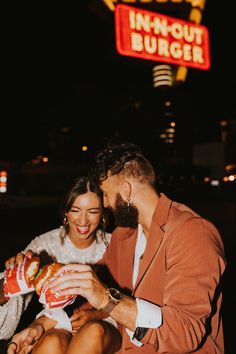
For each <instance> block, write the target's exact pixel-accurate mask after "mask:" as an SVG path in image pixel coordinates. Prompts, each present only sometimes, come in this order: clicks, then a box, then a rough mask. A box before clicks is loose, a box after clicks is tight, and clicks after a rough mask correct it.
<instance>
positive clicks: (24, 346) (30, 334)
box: [7, 323, 44, 354]
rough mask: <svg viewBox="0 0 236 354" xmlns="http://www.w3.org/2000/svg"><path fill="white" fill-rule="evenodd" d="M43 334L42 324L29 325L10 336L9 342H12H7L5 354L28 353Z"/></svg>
mask: <svg viewBox="0 0 236 354" xmlns="http://www.w3.org/2000/svg"><path fill="white" fill-rule="evenodd" d="M43 334H44V327H43V325H42V324H38V323H37V324H32V325H30V326H29V327H27V328H25V329H23V330H22V331H21V332H19V333H16V334H15V335H14V336H13V337H12V339H11V342H13V343H11V344H9V346H8V349H7V354H15V353H24V354H28V353H30V352H31V351H32V349H33V348H34V346H35V344H36V343H37V341H38V340H39V339H40V338H41V337H42V335H43Z"/></svg>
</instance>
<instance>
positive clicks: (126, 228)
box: [51, 144, 226, 354]
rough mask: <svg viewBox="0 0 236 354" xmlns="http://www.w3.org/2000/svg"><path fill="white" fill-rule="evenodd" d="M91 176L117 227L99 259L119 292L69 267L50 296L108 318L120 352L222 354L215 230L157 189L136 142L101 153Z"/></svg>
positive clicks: (220, 259)
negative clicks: (80, 300)
mask: <svg viewBox="0 0 236 354" xmlns="http://www.w3.org/2000/svg"><path fill="white" fill-rule="evenodd" d="M93 175H94V176H97V178H98V180H99V183H100V187H101V189H102V191H103V193H104V206H105V207H108V208H110V209H111V211H112V212H113V214H114V217H115V222H116V224H117V226H118V227H117V228H116V229H115V230H114V232H113V236H112V241H111V244H110V246H109V247H108V250H107V252H106V253H105V255H104V259H103V263H104V264H105V265H106V266H107V268H108V270H109V272H110V274H111V276H112V278H113V280H114V281H115V282H116V288H115V289H114V288H108V287H107V286H106V285H105V284H104V283H103V282H102V281H101V280H99V278H98V276H97V275H96V274H95V272H94V271H93V269H92V268H91V267H90V266H88V265H79V264H72V265H67V266H65V267H64V269H63V268H62V269H61V270H60V271H59V272H58V274H57V275H58V278H57V279H56V280H54V281H53V282H52V283H51V288H52V291H54V292H57V291H58V292H61V294H72V293H73V294H74V293H77V294H80V295H82V296H84V297H85V298H87V300H88V302H89V303H90V304H91V305H92V306H94V307H95V308H97V309H103V310H104V311H106V312H107V313H109V314H110V316H111V317H113V318H114V319H115V320H116V321H117V323H118V325H119V328H120V331H121V333H122V337H123V342H122V353H129V354H132V353H142V354H152V353H171V354H173V353H192V352H194V353H204V354H207V353H208V354H213V353H214V354H216V353H217V354H219V353H220V354H223V353H224V340H223V330H222V319H221V316H220V309H221V301H222V294H221V289H220V284H221V276H222V273H223V272H224V269H225V264H226V261H225V257H224V247H223V244H222V240H221V238H220V235H219V233H218V231H217V229H216V228H215V227H214V225H212V223H210V222H209V221H207V220H205V219H203V218H202V217H200V216H199V215H198V214H196V213H195V212H194V211H192V210H191V209H190V208H188V207H187V206H185V205H183V204H179V203H177V202H174V201H171V200H170V199H168V198H167V197H166V196H165V195H164V194H162V193H161V194H159V193H158V192H157V191H156V188H155V183H156V177H155V172H154V168H153V167H152V165H151V164H150V163H149V161H148V160H147V159H146V158H145V156H144V155H143V154H142V152H141V151H140V150H139V148H138V147H136V146H135V145H133V144H121V145H117V146H110V147H108V148H105V149H104V150H103V151H101V152H100V153H98V155H97V157H96V162H95V166H94V170H93ZM68 269H69V270H71V271H72V272H71V273H70V274H67V275H65V276H59V275H60V274H61V273H62V272H63V271H64V270H68Z"/></svg>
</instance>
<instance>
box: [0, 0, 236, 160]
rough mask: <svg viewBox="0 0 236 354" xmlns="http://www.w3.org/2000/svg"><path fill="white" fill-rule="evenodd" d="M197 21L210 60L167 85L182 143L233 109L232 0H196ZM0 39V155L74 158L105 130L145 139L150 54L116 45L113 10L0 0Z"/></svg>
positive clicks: (152, 105) (154, 105)
mask: <svg viewBox="0 0 236 354" xmlns="http://www.w3.org/2000/svg"><path fill="white" fill-rule="evenodd" d="M179 6H180V7H178V6H177V7H176V5H173V7H174V8H175V9H177V10H175V11H173V13H174V14H177V15H181V11H180V10H179V9H181V4H180V5H179ZM161 9H162V8H161V7H160V4H159V5H158V4H156V6H155V11H156V12H158V11H160V12H161ZM166 12H167V13H168V14H170V15H172V11H171V10H170V11H166ZM201 24H202V25H205V26H207V27H208V29H209V34H210V46H211V48H210V50H211V62H212V65H211V68H210V70H208V71H205V70H196V69H189V70H188V75H187V79H186V82H185V83H184V84H183V85H182V86H181V87H178V88H177V89H176V90H173V100H174V104H175V110H176V115H177V118H178V122H179V132H178V133H179V135H180V138H179V140H184V141H186V144H187V143H189V142H191V143H193V142H199V141H206V140H208V141H209V140H214V139H216V138H217V130H216V124H217V122H218V121H219V120H221V119H226V118H229V117H234V118H235V114H236V110H235V100H234V95H235V81H236V80H235V79H236V75H235V69H234V56H233V48H234V33H235V30H234V11H233V1H232V0H231V1H227V2H226V3H225V4H223V3H222V2H220V3H219V2H217V3H216V2H215V1H206V6H205V10H204V11H203V18H202V22H201ZM0 45H1V62H2V64H1V80H0V94H1V96H0V97H1V105H0V115H1V127H0V128H1V139H0V161H1V160H11V161H15V160H18V161H26V160H28V159H31V158H34V157H35V156H36V155H38V154H49V155H50V156H52V157H53V158H58V157H63V158H66V159H76V158H77V157H78V154H79V152H78V148H79V147H80V146H82V145H83V144H87V145H88V146H89V147H90V150H91V151H92V150H93V149H96V148H97V147H100V146H101V145H103V144H104V143H105V142H106V141H107V140H109V139H110V138H111V137H114V136H118V137H120V138H122V139H124V140H135V141H136V140H137V141H139V142H140V141H142V145H143V146H144V147H145V146H150V140H151V141H153V140H155V135H153V134H154V133H153V132H154V131H155V129H156V128H157V129H158V121H159V120H160V119H161V118H160V117H159V115H158V113H159V110H160V107H159V97H158V95H157V90H154V89H153V88H152V67H153V66H154V64H156V62H151V61H145V60H142V59H135V58H128V57H122V56H119V55H118V54H117V52H116V49H115V44H114V29H113V13H112V12H111V11H110V10H108V9H107V7H106V6H105V5H103V2H102V1H101V0H100V1H99V0H97V1H96V0H93V1H91V0H90V1H89V0H88V1H69V2H63V1H50V2H48V1H45V0H42V1H14V0H13V1H8V2H1V4H0ZM63 132H64V134H62V133H63ZM187 146H188V145H187ZM75 149H76V150H77V151H75Z"/></svg>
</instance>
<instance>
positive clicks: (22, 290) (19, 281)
mask: <svg viewBox="0 0 236 354" xmlns="http://www.w3.org/2000/svg"><path fill="white" fill-rule="evenodd" d="M39 264H40V259H39V257H35V256H33V257H32V258H28V257H24V260H23V262H21V263H20V264H18V263H15V265H14V267H13V268H9V269H6V270H5V277H4V296H5V297H6V298H7V299H9V298H11V297H14V296H18V295H22V294H27V293H30V292H32V291H34V290H35V289H34V287H33V285H32V284H31V281H32V280H33V278H34V276H35V275H36V273H37V271H38V269H39Z"/></svg>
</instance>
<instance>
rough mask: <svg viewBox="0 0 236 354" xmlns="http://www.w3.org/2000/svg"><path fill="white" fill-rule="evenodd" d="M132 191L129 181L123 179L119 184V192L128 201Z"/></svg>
mask: <svg viewBox="0 0 236 354" xmlns="http://www.w3.org/2000/svg"><path fill="white" fill-rule="evenodd" d="M131 193H132V185H131V183H130V182H129V181H127V180H124V181H123V182H122V184H121V189H120V194H121V196H122V198H123V199H124V200H127V201H130V199H131Z"/></svg>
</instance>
